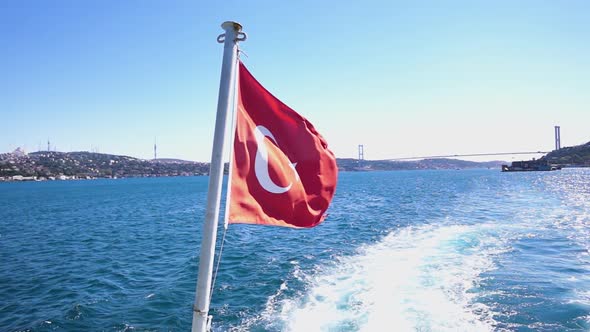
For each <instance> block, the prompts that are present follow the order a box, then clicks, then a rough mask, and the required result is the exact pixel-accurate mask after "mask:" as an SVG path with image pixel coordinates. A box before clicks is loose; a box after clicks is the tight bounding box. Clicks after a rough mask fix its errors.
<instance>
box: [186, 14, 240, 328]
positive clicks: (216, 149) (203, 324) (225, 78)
mask: <svg viewBox="0 0 590 332" xmlns="http://www.w3.org/2000/svg"><path fill="white" fill-rule="evenodd" d="M221 27H222V28H223V29H224V30H225V33H224V34H222V35H219V37H217V41H218V42H219V43H224V46H223V64H222V66H221V80H220V83H219V98H218V100H217V117H216V119H215V134H214V137H213V152H212V153H211V166H210V169H209V189H208V194H207V210H206V213H205V223H204V224H203V239H202V242H201V256H200V259H199V274H198V279H197V291H196V294H195V304H194V305H193V327H192V331H193V332H205V331H208V330H209V328H210V324H211V322H210V317H209V316H208V314H209V300H210V294H211V277H212V271H213V259H214V256H215V240H216V238H217V224H218V221H219V204H220V201H221V187H222V183H223V151H224V145H225V131H226V123H227V118H228V115H229V113H230V108H231V107H232V105H233V103H231V96H232V93H233V92H234V91H235V89H234V87H235V84H234V83H235V76H236V59H237V53H238V52H237V51H238V42H239V41H243V40H246V34H245V33H243V32H242V25H240V24H239V23H236V22H231V21H228V22H224V23H223V24H222V25H221Z"/></svg>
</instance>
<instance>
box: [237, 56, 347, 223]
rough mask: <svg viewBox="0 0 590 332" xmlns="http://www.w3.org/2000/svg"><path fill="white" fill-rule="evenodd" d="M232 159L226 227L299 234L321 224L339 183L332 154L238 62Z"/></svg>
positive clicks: (301, 119) (304, 121)
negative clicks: (236, 225)
mask: <svg viewBox="0 0 590 332" xmlns="http://www.w3.org/2000/svg"><path fill="white" fill-rule="evenodd" d="M232 158H233V160H232V166H231V187H230V190H231V192H230V201H229V214H228V221H229V222H230V223H246V224H263V225H274V226H287V227H296V228H300V227H313V226H316V225H317V224H319V223H320V222H322V221H323V220H324V218H325V214H324V213H325V212H326V210H327V209H328V205H329V204H330V201H331V200H332V197H333V196H334V192H335V190H336V181H337V177H338V167H337V166H336V158H335V157H334V154H333V153H332V152H331V151H330V150H328V144H327V143H326V141H325V140H324V138H323V137H322V136H321V135H320V134H319V133H318V132H317V131H316V130H315V128H314V127H313V125H312V124H311V123H310V122H309V121H307V119H305V118H304V117H302V116H301V115H299V114H297V113H296V112H295V111H293V110H292V109H291V108H289V107H288V106H287V105H285V104H283V103H282V102H281V101H280V100H278V99H277V98H275V97H274V96H273V95H272V94H270V92H268V91H267V90H266V89H265V88H264V87H263V86H262V85H260V83H258V81H256V79H255V78H254V77H253V76H252V74H250V72H249V71H248V70H247V69H246V67H244V65H243V64H242V63H241V62H240V64H239V81H238V107H237V114H236V133H235V140H234V148H233V156H232Z"/></svg>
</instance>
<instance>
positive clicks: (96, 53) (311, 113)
mask: <svg viewBox="0 0 590 332" xmlns="http://www.w3.org/2000/svg"><path fill="white" fill-rule="evenodd" d="M589 13H590V2H588V1H403V2H397V1H350V2H344V1H260V2H245V1H209V2H200V1H59V0H58V1H2V2H0V50H1V51H0V119H1V120H0V121H1V123H2V125H1V130H0V152H7V151H11V150H13V149H15V148H16V147H19V146H23V147H25V148H26V149H27V151H36V150H37V149H38V148H39V146H41V147H42V148H43V149H45V148H46V145H47V139H48V138H49V139H50V140H51V142H52V145H53V146H55V147H57V149H58V150H60V151H79V150H90V149H91V147H96V148H98V149H99V151H100V152H103V153H115V154H125V155H131V156H136V157H141V158H151V156H152V154H153V151H152V146H153V141H154V137H157V140H158V150H159V156H160V157H172V158H183V159H190V160H198V161H208V160H209V158H210V154H211V142H212V136H213V125H214V117H215V110H216V102H217V89H218V85H219V73H220V66H221V55H222V46H221V45H220V44H217V43H216V41H215V39H216V37H217V35H218V34H220V33H222V30H221V28H220V24H221V23H222V22H223V21H226V20H236V21H238V22H241V23H242V24H243V26H244V31H245V32H247V33H248V36H249V38H248V40H247V41H246V42H244V43H243V44H242V45H241V47H242V49H243V50H244V51H245V52H246V53H247V55H248V58H245V59H244V61H245V63H246V65H247V66H248V67H249V69H250V70H251V71H252V73H253V74H254V75H255V76H256V77H257V78H258V79H259V80H260V81H261V82H262V84H263V85H265V86H266V87H267V88H268V89H269V90H270V91H271V92H273V93H274V94H275V95H276V96H277V97H279V98H280V99H282V100H283V101H284V102H285V103H287V104H288V105H290V106H291V107H293V108H294V109H295V110H296V111H298V112H299V113H301V114H303V115H304V116H306V117H307V118H308V119H310V121H311V122H312V123H314V124H315V126H316V127H317V128H318V130H319V131H320V132H321V133H322V134H323V135H324V136H325V137H326V139H327V140H328V142H329V144H330V146H331V148H332V150H333V151H334V152H335V153H336V155H337V156H338V157H355V156H356V153H357V145H358V144H364V146H365V154H366V158H367V159H381V158H395V157H404V156H415V155H438V154H460V153H472V152H498V151H514V150H539V149H551V148H552V147H553V126H554V125H561V129H562V145H566V146H567V145H576V144H581V143H585V142H587V141H590V43H589V42H588V40H589V38H590V20H589V19H588V14H589ZM505 159H507V160H509V159H510V157H507V158H505Z"/></svg>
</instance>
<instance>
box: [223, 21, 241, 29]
mask: <svg viewBox="0 0 590 332" xmlns="http://www.w3.org/2000/svg"><path fill="white" fill-rule="evenodd" d="M221 27H222V28H223V30H228V29H231V28H233V29H234V30H235V31H236V32H240V31H242V25H241V24H240V23H238V22H234V21H225V22H223V23H222V24H221Z"/></svg>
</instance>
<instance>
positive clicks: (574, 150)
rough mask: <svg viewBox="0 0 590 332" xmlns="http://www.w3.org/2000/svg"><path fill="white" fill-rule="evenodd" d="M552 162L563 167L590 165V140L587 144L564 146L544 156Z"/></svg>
mask: <svg viewBox="0 0 590 332" xmlns="http://www.w3.org/2000/svg"><path fill="white" fill-rule="evenodd" d="M543 158H544V159H546V160H547V161H548V162H549V163H550V164H556V165H560V166H563V167H580V166H584V167H590V142H588V143H586V144H581V145H576V146H570V147H563V148H560V149H558V150H555V151H552V152H550V153H548V154H547V155H546V156H544V157H543Z"/></svg>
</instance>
